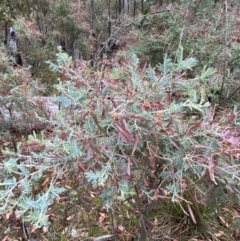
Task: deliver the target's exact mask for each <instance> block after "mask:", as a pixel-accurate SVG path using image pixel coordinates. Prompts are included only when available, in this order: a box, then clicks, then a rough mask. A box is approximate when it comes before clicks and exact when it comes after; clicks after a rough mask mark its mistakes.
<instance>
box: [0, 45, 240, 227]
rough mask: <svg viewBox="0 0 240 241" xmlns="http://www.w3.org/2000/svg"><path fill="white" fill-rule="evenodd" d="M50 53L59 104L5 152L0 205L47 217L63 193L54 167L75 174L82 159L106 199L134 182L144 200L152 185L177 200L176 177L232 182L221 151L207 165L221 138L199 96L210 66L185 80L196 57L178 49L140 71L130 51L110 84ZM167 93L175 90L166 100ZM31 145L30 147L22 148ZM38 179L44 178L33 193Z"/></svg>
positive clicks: (123, 193)
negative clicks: (123, 76) (119, 76)
mask: <svg viewBox="0 0 240 241" xmlns="http://www.w3.org/2000/svg"><path fill="white" fill-rule="evenodd" d="M59 51H60V52H59V53H58V54H57V64H53V63H52V62H48V64H49V65H50V67H51V68H52V70H54V71H59V72H63V71H65V73H66V75H67V76H68V80H66V81H65V82H59V84H58V85H56V88H57V89H58V91H59V92H61V95H60V97H59V99H58V100H59V101H60V102H61V110H60V111H59V112H58V113H57V114H56V116H55V117H54V119H52V120H51V121H52V123H53V126H54V128H53V133H54V135H53V136H52V137H51V138H50V139H48V138H46V137H44V135H40V136H39V135H33V136H30V137H29V140H28V142H27V146H28V148H30V150H28V151H26V150H25V152H23V151H24V148H23V146H22V145H21V146H20V145H19V146H18V151H17V153H14V152H11V151H10V150H5V151H4V154H5V156H6V159H5V162H4V164H3V165H2V166H1V182H0V185H1V194H2V195H1V197H2V198H1V206H2V209H1V212H2V213H4V212H7V211H8V210H9V209H12V208H15V209H16V210H17V212H18V213H19V214H20V215H22V218H23V219H25V220H27V221H29V222H32V223H33V224H35V225H36V226H37V227H40V226H42V225H46V224H47V220H48V219H47V210H48V208H49V206H50V205H51V204H52V203H53V202H54V199H55V198H56V197H58V196H59V194H61V193H62V192H63V191H64V189H63V188H62V187H59V186H56V180H57V179H58V178H61V176H62V174H63V173H65V174H67V173H68V174H69V175H71V174H76V175H77V174H78V172H79V167H81V168H82V169H84V167H86V168H87V169H85V170H84V173H85V177H86V178H87V180H88V182H89V183H90V184H92V185H94V186H99V188H101V189H102V190H103V192H102V195H101V197H102V198H103V199H104V200H105V204H106V205H114V203H115V201H116V200H124V199H125V198H127V197H129V196H134V195H136V191H135V190H138V191H139V193H141V195H143V196H145V197H147V198H149V200H151V201H153V200H154V199H153V197H154V193H155V191H156V188H161V189H163V190H166V191H167V192H168V193H169V196H170V197H171V200H172V201H174V202H179V200H180V199H179V198H183V193H184V192H185V191H183V190H182V186H181V183H182V182H183V181H185V180H189V182H190V183H191V185H192V182H195V181H196V180H197V181H198V182H199V183H202V182H203V183H204V178H205V176H206V175H207V174H206V173H208V172H209V173H210V175H211V176H210V179H211V181H212V182H213V183H214V184H216V183H218V184H219V185H223V186H224V188H225V185H224V184H222V181H223V180H227V181H228V184H229V185H234V179H236V177H237V173H238V169H237V168H236V169H231V171H232V172H231V173H230V171H229V170H228V169H226V168H223V167H225V166H224V163H226V161H225V159H224V157H218V163H219V165H220V169H221V172H219V169H212V166H211V158H212V157H213V156H214V153H215V152H216V151H217V149H218V148H219V145H220V144H219V143H218V142H217V140H218V138H220V137H221V131H219V125H218V124H217V123H216V124H215V125H212V118H213V113H212V112H211V107H210V105H209V103H208V101H207V99H206V96H205V94H204V87H205V86H204V85H205V82H206V79H207V78H210V77H211V75H213V73H214V70H213V69H208V68H207V67H206V68H204V70H203V72H202V74H200V76H199V77H195V78H193V79H184V78H182V77H181V74H182V72H183V71H185V70H191V69H192V68H193V67H194V66H196V63H197V61H196V59H194V58H188V59H184V58H183V48H182V47H180V48H179V50H178V51H179V52H178V57H177V62H176V63H175V62H174V61H172V60H171V59H170V58H168V57H167V56H165V58H164V62H163V64H161V65H158V66H157V70H155V69H153V68H151V67H149V68H148V69H147V70H146V71H143V72H142V71H139V60H138V58H137V56H136V55H135V54H133V55H132V56H131V62H130V63H129V65H128V67H127V69H126V72H127V73H128V76H129V79H128V82H127V83H125V82H124V83H120V82H119V83H118V84H117V85H116V84H115V83H113V82H111V80H109V79H107V78H104V79H101V78H100V77H99V78H97V79H94V80H92V79H91V78H89V79H88V78H87V77H86V76H88V75H86V76H85V72H84V70H83V71H82V72H81V73H79V72H77V71H76V72H75V71H72V69H71V68H69V64H70V61H71V58H69V57H68V56H67V55H66V54H65V53H63V52H62V51H61V49H59ZM159 72H160V74H159ZM179 76H180V77H179ZM85 77H86V78H85ZM166 79H167V80H168V81H166ZM108 81H109V82H108ZM78 84H80V85H79V86H80V87H79V86H78ZM169 92H172V93H177V94H178V93H180V96H179V97H178V98H176V99H174V97H173V98H172V99H170V98H169ZM31 144H32V145H33V144H34V145H35V146H36V147H37V148H35V149H31ZM49 172H50V173H54V175H49ZM223 175H224V177H226V179H223V178H222V176H223ZM46 177H48V178H50V179H49V184H48V186H47V187H45V189H44V190H41V189H37V193H36V192H35V193H34V194H33V193H32V189H33V188H34V187H36V185H39V183H42V181H43V180H44V178H46ZM193 177H194V178H193ZM153 179H154V180H155V182H150V181H148V180H153ZM237 179H239V178H238V177H237ZM189 185H190V184H189ZM191 185H190V186H191ZM194 185H198V184H197V183H196V184H194ZM202 186H203V187H204V185H202ZM204 188H205V187H204ZM204 188H202V189H203V190H201V192H204V191H205V189H204ZM198 189H201V187H197V188H196V190H198ZM181 200H182V199H181ZM187 201H188V200H187Z"/></svg>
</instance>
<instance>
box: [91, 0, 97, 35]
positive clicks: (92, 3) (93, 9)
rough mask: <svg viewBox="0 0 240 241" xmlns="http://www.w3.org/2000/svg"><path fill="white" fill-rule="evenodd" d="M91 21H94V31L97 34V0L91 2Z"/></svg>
mask: <svg viewBox="0 0 240 241" xmlns="http://www.w3.org/2000/svg"><path fill="white" fill-rule="evenodd" d="M91 19H92V30H93V31H94V32H96V12H95V0H91Z"/></svg>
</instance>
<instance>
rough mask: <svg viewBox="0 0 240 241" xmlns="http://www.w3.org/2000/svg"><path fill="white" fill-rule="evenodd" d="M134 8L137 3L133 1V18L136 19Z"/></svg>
mask: <svg viewBox="0 0 240 241" xmlns="http://www.w3.org/2000/svg"><path fill="white" fill-rule="evenodd" d="M136 6H137V2H136V0H134V1H133V17H134V18H135V17H136Z"/></svg>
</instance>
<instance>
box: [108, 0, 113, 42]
mask: <svg viewBox="0 0 240 241" xmlns="http://www.w3.org/2000/svg"><path fill="white" fill-rule="evenodd" d="M111 27H112V26H111V0H108V37H109V38H110V37H111Z"/></svg>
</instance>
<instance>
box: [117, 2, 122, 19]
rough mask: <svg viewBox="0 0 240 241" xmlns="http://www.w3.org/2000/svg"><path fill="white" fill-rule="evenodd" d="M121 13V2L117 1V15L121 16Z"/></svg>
mask: <svg viewBox="0 0 240 241" xmlns="http://www.w3.org/2000/svg"><path fill="white" fill-rule="evenodd" d="M121 12H122V1H121V0H118V13H119V15H120V14H121Z"/></svg>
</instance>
